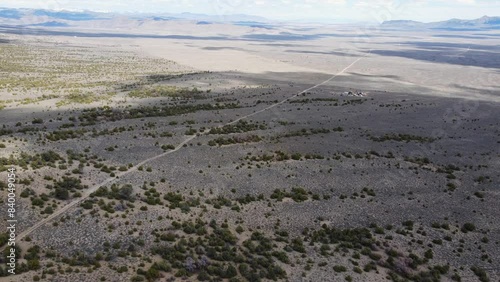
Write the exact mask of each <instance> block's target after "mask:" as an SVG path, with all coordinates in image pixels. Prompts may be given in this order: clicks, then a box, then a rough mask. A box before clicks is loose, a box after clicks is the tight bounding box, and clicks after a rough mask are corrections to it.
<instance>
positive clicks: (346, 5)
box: [0, 0, 500, 23]
mask: <svg viewBox="0 0 500 282" xmlns="http://www.w3.org/2000/svg"><path fill="white" fill-rule="evenodd" d="M0 7H8V8H39V9H50V10H92V11H102V12H118V13H138V12H139V13H140V12H142V13H183V12H190V13H202V14H210V15H219V16H222V15H229V14H247V15H256V16H262V17H266V18H268V19H275V20H318V21H333V22H335V21H340V22H379V23H380V22H383V21H387V20H416V21H423V22H431V21H440V20H447V19H451V18H460V19H474V18H479V17H482V16H484V15H488V16H500V0H490V1H488V0H126V1H124V0H105V1H104V0H98V1H96V0H44V1H40V0H2V2H1V3H0Z"/></svg>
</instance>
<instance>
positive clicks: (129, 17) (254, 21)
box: [0, 8, 500, 30]
mask: <svg viewBox="0 0 500 282" xmlns="http://www.w3.org/2000/svg"><path fill="white" fill-rule="evenodd" d="M179 20H188V21H193V22H196V23H197V24H198V25H210V24H213V23H231V24H233V25H237V26H246V27H251V28H263V29H273V24H272V23H271V22H272V21H270V20H268V19H266V18H263V17H258V16H252V15H244V14H237V15H206V14H193V13H180V14H174V13H156V14H152V13H148V14H146V13H144V14H132V13H131V14H118V13H105V12H94V11H65V10H61V11H53V10H44V9H24V8H20V9H12V8H0V24H3V25H10V26H24V27H30V26H32V27H36V26H38V27H82V26H106V25H108V26H110V27H113V28H119V27H121V26H122V25H123V26H124V27H127V26H128V27H131V26H134V25H137V26H141V25H143V23H144V22H147V23H149V24H152V23H156V24H157V26H158V25H160V26H161V25H162V22H165V21H179ZM332 20H333V19H332ZM96 22H99V23H98V24H95V23H96ZM381 26H382V27H383V28H393V29H394V28H395V29H447V30H474V29H500V17H488V16H484V17H482V18H479V19H475V20H461V19H451V20H447V21H441V22H432V23H423V22H417V21H409V20H397V21H386V22H383V23H382V25H381Z"/></svg>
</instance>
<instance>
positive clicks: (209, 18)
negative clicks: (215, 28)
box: [0, 7, 268, 27]
mask: <svg viewBox="0 0 500 282" xmlns="http://www.w3.org/2000/svg"><path fill="white" fill-rule="evenodd" d="M116 18H121V19H124V18H127V19H128V20H130V22H133V21H138V20H153V21H157V22H161V21H172V20H192V21H197V22H199V24H207V23H216V22H225V23H227V22H231V23H232V22H238V23H240V22H255V23H261V22H267V21H268V20H267V19H265V18H263V17H258V16H252V15H244V14H237V15H206V14H193V13H180V14H174V13H154V14H153V13H143V14H117V13H102V12H93V11H66V10H61V11H53V10H44V9H11V8H1V7H0V23H3V24H10V25H18V26H33V25H39V26H57V27H64V26H71V22H85V21H97V20H113V19H116ZM56 22H57V24H56Z"/></svg>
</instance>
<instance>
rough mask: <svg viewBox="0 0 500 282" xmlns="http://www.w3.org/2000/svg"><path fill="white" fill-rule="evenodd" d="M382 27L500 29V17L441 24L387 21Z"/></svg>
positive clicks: (454, 20)
mask: <svg viewBox="0 0 500 282" xmlns="http://www.w3.org/2000/svg"><path fill="white" fill-rule="evenodd" d="M382 27H389V28H430V29H449V30H471V29H500V17H488V16H484V17H481V18H479V19H475V20H461V19H451V20H447V21H441V22H431V23H423V22H417V21H405V20H398V21H386V22H383V23H382Z"/></svg>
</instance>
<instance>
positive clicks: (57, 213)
mask: <svg viewBox="0 0 500 282" xmlns="http://www.w3.org/2000/svg"><path fill="white" fill-rule="evenodd" d="M366 56H368V55H365V56H364V57H360V58H358V59H356V60H355V61H353V62H352V63H351V64H350V65H348V66H347V67H345V68H344V69H343V70H341V71H340V72H338V73H336V74H334V75H332V76H331V77H330V78H328V79H327V80H325V81H323V82H321V83H318V84H316V85H314V86H311V87H309V88H307V89H304V90H302V91H300V92H298V93H296V94H294V95H292V96H290V97H288V98H286V99H284V100H282V101H280V102H277V103H275V104H272V105H270V106H268V107H266V108H263V109H261V110H258V111H256V112H253V113H251V114H248V115H245V116H242V117H240V118H238V119H236V120H233V121H231V122H228V123H226V124H223V125H220V127H222V126H224V125H229V124H234V123H236V122H238V121H240V120H243V119H246V118H249V117H251V116H254V115H257V114H259V113H262V112H264V111H267V110H269V109H272V108H274V107H276V106H279V105H281V104H283V103H285V102H286V101H288V100H290V99H293V98H295V97H297V96H298V95H301V94H303V93H305V92H307V91H310V90H312V89H314V88H317V87H319V86H321V85H323V84H325V83H328V82H330V81H332V80H333V79H334V78H336V77H337V76H339V75H341V74H343V73H345V72H346V71H347V70H348V69H350V68H351V67H353V66H354V65H355V64H356V63H358V62H359V61H360V60H362V59H364V58H365V57H366ZM207 132H208V129H206V130H205V132H203V134H205V133H207ZM196 137H198V135H193V136H190V137H189V138H186V139H185V140H184V141H182V143H180V144H179V145H177V147H175V149H173V150H171V151H168V152H165V153H162V154H160V155H157V156H154V157H152V158H149V159H146V160H143V161H142V162H140V163H138V164H136V165H135V166H133V167H131V168H130V169H129V170H127V171H124V172H120V173H118V174H117V175H116V176H117V177H118V178H119V177H122V176H124V175H126V174H129V173H131V172H133V171H136V170H137V169H138V168H139V167H140V166H142V165H144V164H146V163H148V162H150V161H153V160H156V159H158V158H161V157H164V156H167V155H169V154H173V153H175V152H177V151H179V150H180V149H181V148H182V147H183V145H184V144H187V143H189V142H191V141H192V140H193V139H195V138H196ZM117 177H110V178H107V179H106V180H104V181H103V182H101V183H99V184H96V185H94V186H92V187H90V188H89V189H88V190H87V191H85V193H83V194H82V196H81V197H80V198H78V199H75V200H73V201H71V202H69V203H68V204H67V205H65V206H64V207H62V208H60V209H59V210H57V211H55V212H54V213H53V214H51V215H49V216H48V217H46V218H44V219H42V220H41V221H39V222H37V223H36V224H35V225H33V226H31V227H29V228H28V229H26V230H24V231H23V232H21V233H19V234H18V235H17V239H18V240H21V239H23V238H24V237H26V236H28V235H29V234H31V233H33V232H34V231H35V230H37V229H38V228H40V227H42V226H43V225H45V224H46V223H48V222H50V221H51V220H52V219H54V218H56V217H58V216H60V215H62V214H63V213H65V212H66V211H67V210H69V209H70V208H72V207H74V206H76V205H77V204H79V203H80V202H82V201H83V200H85V199H86V198H88V197H89V196H90V194H92V193H93V192H95V191H96V190H97V189H99V187H101V186H104V185H108V184H110V183H113V182H114V181H116V180H117V179H118V178H117Z"/></svg>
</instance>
